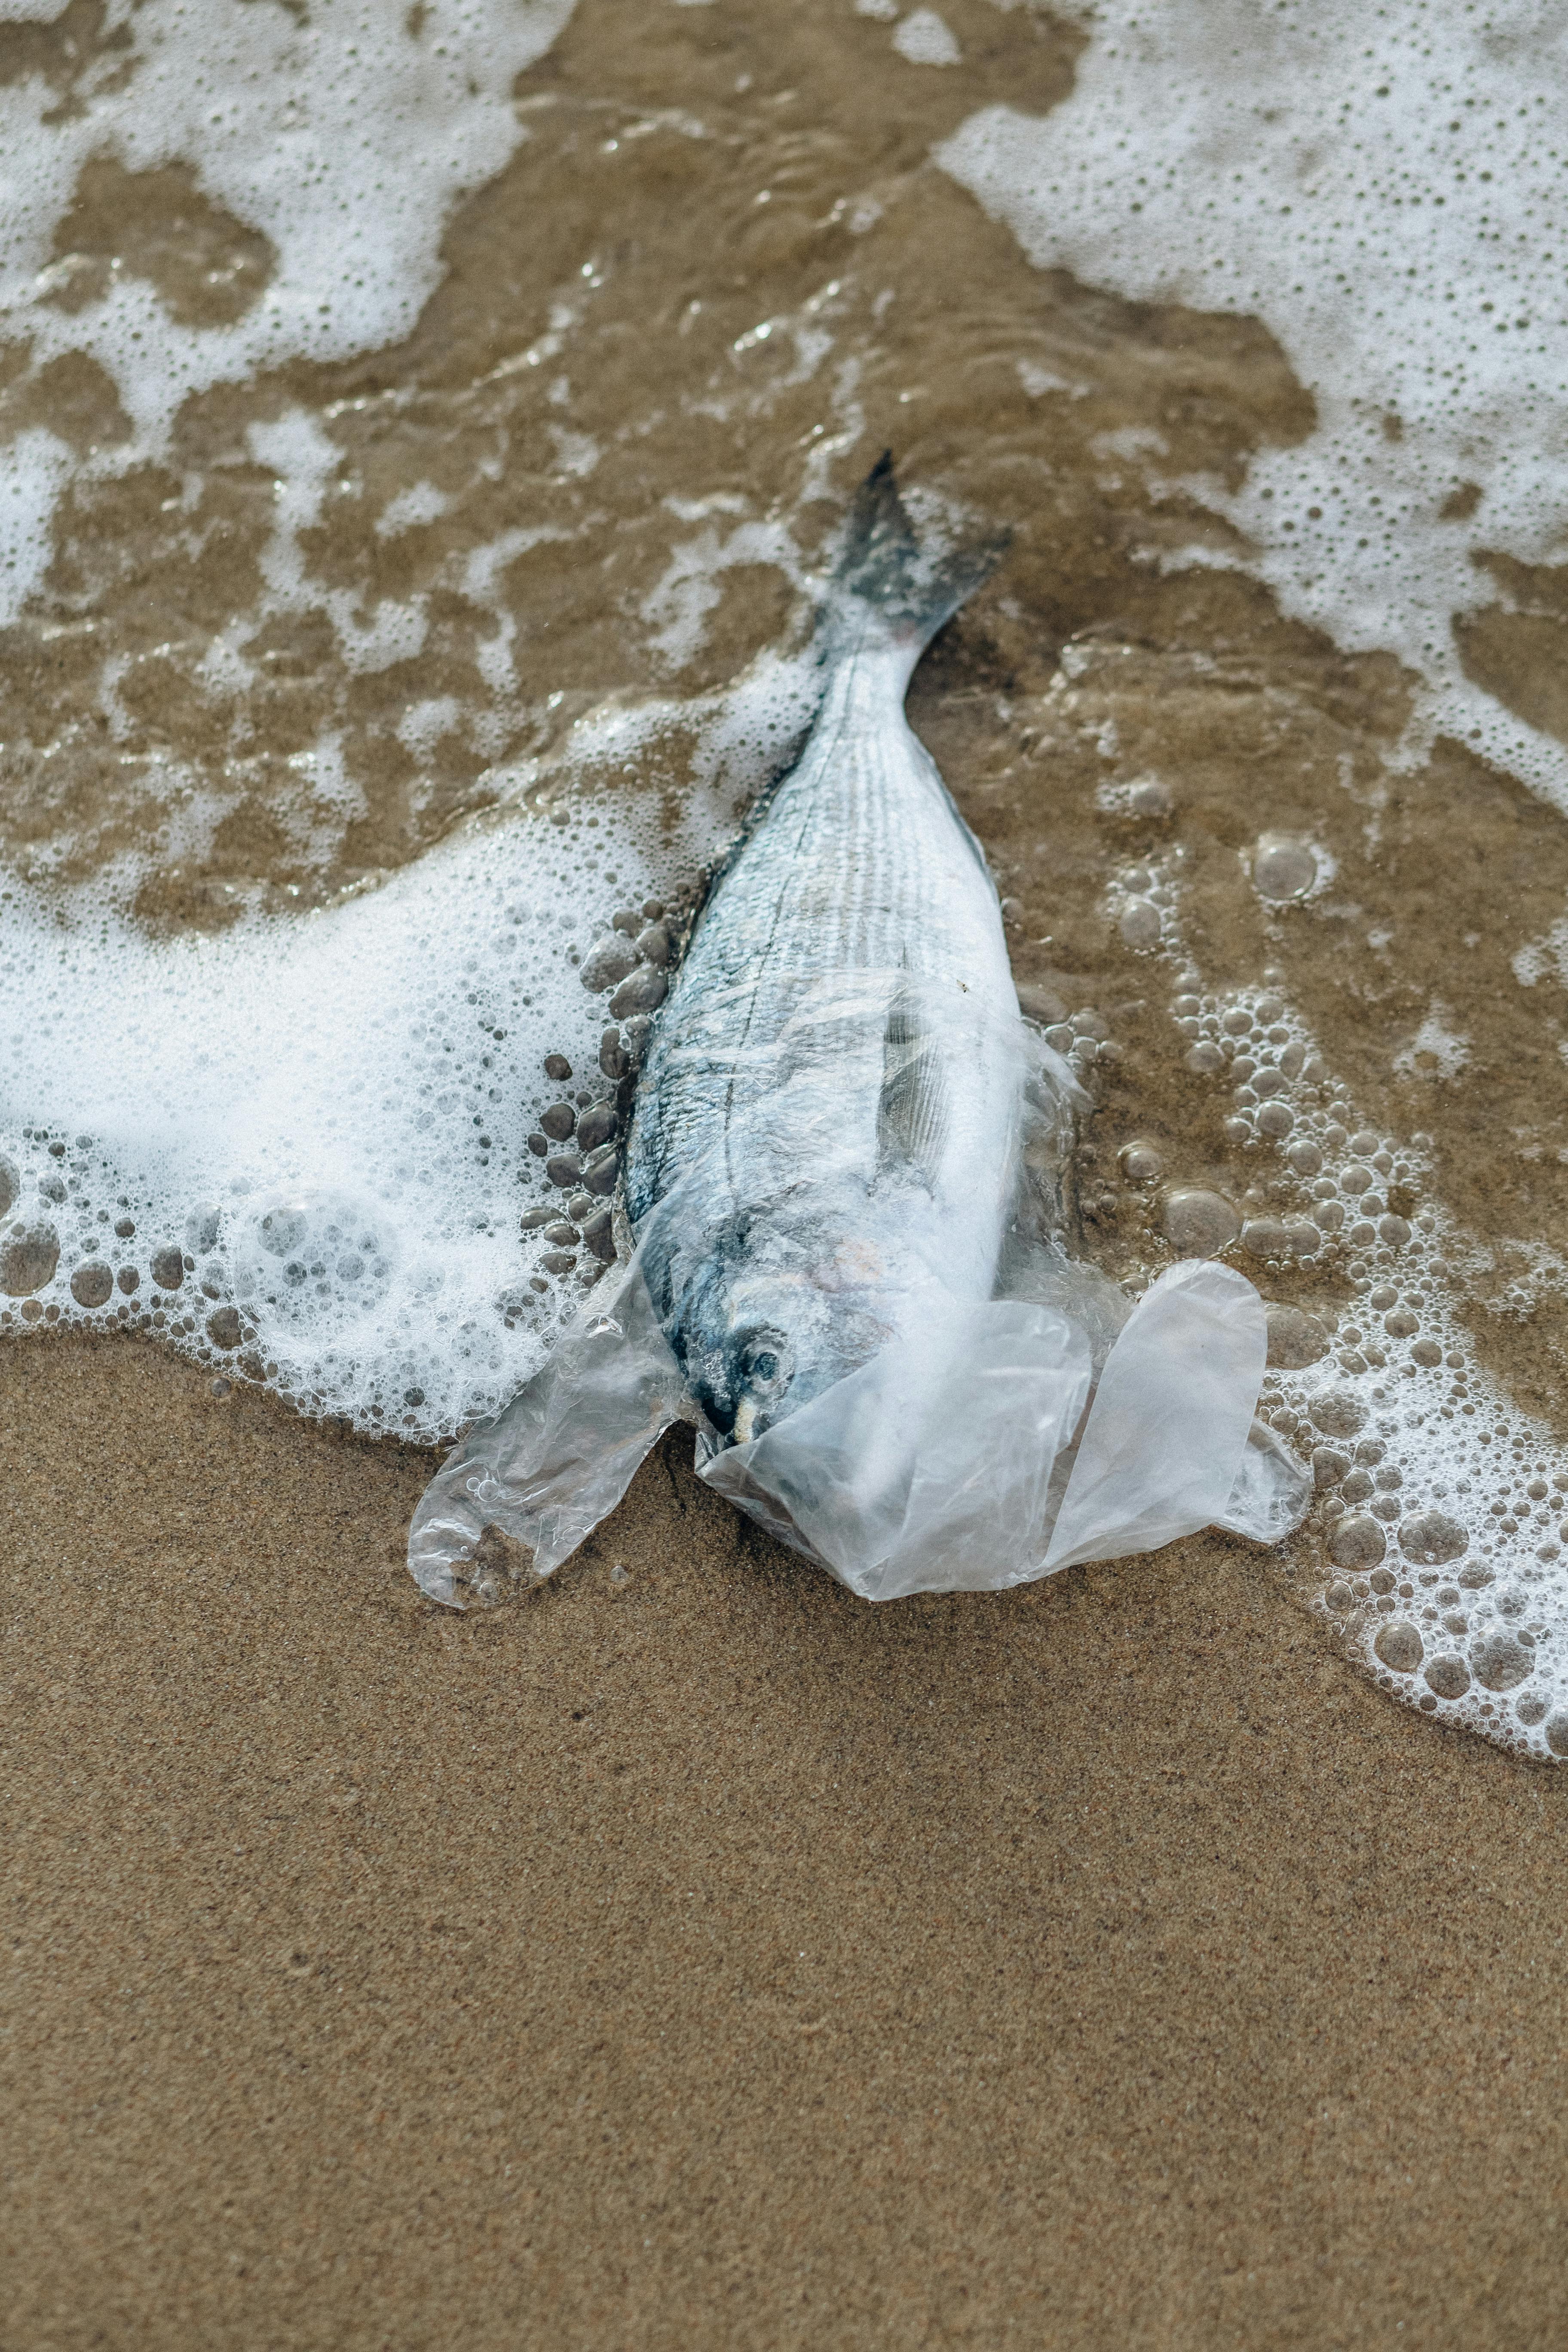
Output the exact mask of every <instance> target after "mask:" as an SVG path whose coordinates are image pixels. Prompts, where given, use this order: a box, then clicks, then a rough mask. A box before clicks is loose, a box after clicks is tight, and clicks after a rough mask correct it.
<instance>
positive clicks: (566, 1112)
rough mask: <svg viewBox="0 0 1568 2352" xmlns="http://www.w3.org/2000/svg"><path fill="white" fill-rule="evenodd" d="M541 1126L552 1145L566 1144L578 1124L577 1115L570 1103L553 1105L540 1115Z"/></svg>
mask: <svg viewBox="0 0 1568 2352" xmlns="http://www.w3.org/2000/svg"><path fill="white" fill-rule="evenodd" d="M539 1124H540V1126H541V1127H542V1129H544V1132H545V1134H546V1135H547V1136H548V1137H549V1138H550V1139H551V1141H552V1143H564V1142H565V1141H566V1139H567V1137H568V1136H569V1135H570V1134H571V1133H572V1130H573V1129H574V1127H575V1126H576V1124H577V1114H576V1112H575V1111H574V1109H573V1108H572V1106H571V1104H570V1103H563V1102H558V1103H552V1104H551V1106H550V1108H549V1109H548V1110H546V1111H542V1112H541V1113H540V1118H539Z"/></svg>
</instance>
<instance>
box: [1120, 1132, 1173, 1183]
mask: <svg viewBox="0 0 1568 2352" xmlns="http://www.w3.org/2000/svg"><path fill="white" fill-rule="evenodd" d="M1117 1162H1118V1165H1119V1166H1120V1168H1121V1173H1122V1174H1123V1176H1125V1177H1126V1179H1127V1181H1128V1182H1129V1183H1130V1184H1155V1183H1158V1181H1159V1180H1160V1178H1161V1177H1162V1176H1163V1174H1164V1172H1165V1161H1164V1156H1163V1153H1162V1152H1161V1151H1160V1150H1158V1149H1157V1147H1156V1146H1155V1145H1153V1144H1152V1143H1146V1142H1144V1141H1143V1139H1142V1137H1134V1138H1133V1139H1132V1141H1131V1143H1124V1144H1123V1145H1122V1147H1121V1150H1120V1152H1118V1154H1117Z"/></svg>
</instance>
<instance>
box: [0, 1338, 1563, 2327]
mask: <svg viewBox="0 0 1568 2352" xmlns="http://www.w3.org/2000/svg"><path fill="white" fill-rule="evenodd" d="M0 1381H3V1382H4V1406H3V1411H4V1425H5V1429H6V1432H7V1435H8V1444H7V1447H6V1454H7V1475H6V1478H5V1484H4V1499H3V1507H4V1510H5V1526H4V1533H3V1534H0V1572H3V1573H4V1577H5V1631H6V1639H5V1677H6V1690H5V1705H4V1725H5V1741H6V1756H5V1776H6V1790H7V1815H6V1819H7V1835H6V1839H5V1950H6V1957H7V1962H8V1971H9V1972H8V1976H7V1980H6V1994H5V2005H4V2026H5V2038H4V2042H3V2045H0V2047H3V2050H4V2057H3V2059H0V2115H3V2116H4V2117H5V2122H4V2126H3V2141H4V2163H5V2198H4V2220H3V2221H0V2250H3V2251H0V2307H3V2308H4V2311H5V2317H4V2319H0V2340H3V2341H4V2342H5V2345H7V2346H15V2347H18V2352H21V2347H26V2352H46V2347H49V2348H50V2352H66V2347H78V2346H83V2347H85V2346H89V2345H90V2346H103V2347H133V2346H156V2347H184V2346H192V2347H195V2346H200V2347H225V2346H237V2347H239V2346H242V2347H247V2352H254V2347H261V2346H267V2347H272V2346H278V2347H283V2346H289V2347H294V2346H312V2347H315V2346H321V2347H326V2346H331V2347H360V2346H365V2347H371V2346H375V2347H382V2346H384V2347H397V2352H402V2347H424V2346H448V2345H458V2344H462V2345H464V2346H468V2347H480V2346H489V2345H497V2346H501V2345H505V2346H515V2345H518V2344H529V2343H541V2344H551V2345H571V2346H583V2347H589V2346H595V2347H597V2346H637V2347H656V2346H667V2345H668V2346H672V2347H673V2346H680V2347H689V2346H697V2345H704V2346H706V2345H714V2346H751V2345H757V2346H764V2345H765V2346H770V2347H771V2346H785V2345H788V2346H811V2347H814V2352H815V2347H828V2346H840V2345H843V2346H849V2345H855V2346H859V2345H881V2344H886V2345H894V2346H900V2347H904V2346H914V2345H925V2344H931V2345H959V2344H966V2345H992V2344H1001V2343H1012V2342H1015V2341H1016V2342H1020V2343H1028V2344H1035V2345H1039V2344H1048V2345H1051V2346H1058V2345H1060V2346H1079V2345H1083V2346H1090V2345H1092V2346H1106V2347H1110V2346H1115V2347H1125V2346H1128V2345H1147V2346H1158V2347H1210V2346H1215V2345H1223V2344H1239V2345H1244V2346H1248V2347H1251V2346H1260V2345H1306V2346H1311V2347H1319V2346H1339V2345H1345V2346H1352V2345H1357V2346H1359V2345H1362V2344H1365V2343H1370V2342H1374V2341H1375V2342H1380V2343H1382V2342H1393V2341H1395V2340H1398V2341H1402V2342H1404V2343H1407V2344H1413V2345H1422V2346H1429V2347H1437V2346H1448V2345H1453V2346H1463V2347H1467V2352H1477V2347H1485V2346H1490V2345H1494V2344H1495V2345H1503V2344H1506V2345H1508V2346H1510V2347H1516V2352H1517V2347H1532V2346H1546V2345H1553V2344H1556V2343H1558V2342H1560V2341H1561V2339H1562V2324H1563V2323H1562V2311H1563V2292H1562V2272H1563V2250H1562V2236H1561V2234H1560V2228H1559V2223H1560V2216H1561V2211H1562V2198H1561V2186H1560V2184H1561V2179H1562V2176H1563V2166H1564V2158H1565V2156H1568V2123H1565V2118H1564V2113H1563V2074H1562V2063H1561V2061H1562V2042H1563V1982H1564V1975H1565V1965H1564V1958H1563V1917H1564V1912H1565V1908H1568V1903H1565V1897H1568V1859H1565V1857H1564V1852H1563V1818H1564V1809H1565V1808H1568V1777H1564V1776H1561V1775H1552V1774H1548V1773H1545V1772H1542V1770H1540V1769H1537V1768H1532V1767H1531V1766H1528V1765H1524V1764H1521V1763H1518V1762H1515V1761H1513V1760H1511V1759H1509V1758H1507V1757H1505V1756H1502V1755H1500V1754H1498V1753H1496V1752H1494V1751H1492V1750H1490V1749H1489V1748H1482V1747H1481V1746H1480V1745H1479V1744H1478V1743H1476V1742H1473V1741H1468V1740H1462V1739H1459V1738H1455V1737H1453V1736H1452V1735H1448V1734H1445V1733H1443V1732H1441V1731H1439V1730H1436V1729H1435V1728H1434V1727H1431V1726H1429V1725H1426V1724H1425V1723H1423V1722H1422V1721H1420V1720H1419V1719H1418V1718H1416V1717H1412V1716H1411V1715H1409V1714H1407V1713H1405V1711H1404V1710H1402V1709H1398V1708H1394V1707H1392V1706H1389V1704H1388V1702H1387V1700H1386V1699H1385V1698H1384V1697H1383V1696H1381V1695H1380V1694H1379V1693H1378V1692H1377V1691H1376V1690H1374V1689H1373V1688H1371V1687H1369V1686H1368V1685H1366V1684H1365V1683H1364V1682H1363V1681H1362V1680H1361V1679H1359V1678H1358V1677H1357V1676H1356V1675H1355V1674H1354V1673H1353V1672H1352V1669H1351V1667H1350V1666H1349V1665H1347V1664H1342V1663H1341V1662H1339V1661H1338V1660H1337V1659H1335V1658H1333V1657H1331V1656H1328V1655H1326V1654H1324V1650H1323V1646H1322V1642H1321V1634H1320V1633H1317V1632H1316V1631H1315V1630H1314V1628H1313V1627H1312V1626H1311V1625H1310V1623H1309V1622H1308V1621H1307V1620H1306V1618H1305V1616H1304V1615H1303V1613H1302V1612H1301V1611H1300V1605H1299V1604H1298V1602H1297V1601H1295V1600H1294V1599H1293V1598H1292V1596H1291V1595H1290V1593H1289V1591H1288V1590H1287V1588H1286V1587H1285V1586H1284V1585H1283V1583H1282V1582H1281V1580H1280V1579H1279V1571H1278V1570H1277V1568H1276V1567H1275V1566H1274V1565H1272V1564H1271V1562H1270V1561H1269V1559H1268V1558H1267V1557H1265V1556H1263V1555H1260V1554H1257V1553H1254V1552H1252V1551H1250V1550H1248V1549H1246V1548H1244V1547H1243V1546H1241V1545H1239V1544H1234V1543H1231V1542H1228V1541H1226V1540H1225V1539H1223V1538H1212V1539H1205V1540H1201V1541H1194V1542H1192V1543H1188V1544H1185V1545H1183V1546H1181V1547H1178V1548H1176V1549H1173V1550H1170V1551H1167V1552H1164V1553H1162V1554H1161V1555H1159V1556H1158V1557H1157V1558H1153V1559H1142V1560H1136V1561H1131V1562H1129V1563H1126V1564H1124V1565H1122V1566H1121V1567H1119V1568H1115V1569H1095V1570H1087V1571H1084V1570H1079V1571H1074V1572H1070V1573H1068V1574H1067V1575H1064V1576H1061V1577H1059V1578H1057V1579H1055V1580H1052V1581H1051V1582H1049V1583H1047V1584H1044V1585H1041V1586H1037V1587H1036V1588H1033V1589H1031V1590H1028V1591H1022V1592H1019V1593H1016V1594H1013V1595H1010V1596H981V1597H968V1596H960V1597H953V1598H949V1599H942V1600H929V1599H928V1600H924V1601H905V1602H900V1603H896V1604H894V1605H891V1606H889V1607H886V1608H882V1609H873V1608H868V1607H866V1606H864V1605H863V1604H861V1603H860V1602H858V1601H852V1600H850V1599H849V1598H847V1596H846V1595H845V1594H844V1593H843V1592H841V1591H838V1590H837V1588H836V1587H835V1586H834V1585H832V1584H831V1583H830V1582H829V1581H828V1580H827V1579H826V1577H824V1576H821V1575H819V1574H817V1573H815V1572H813V1571H811V1570H807V1569H805V1567H803V1566H802V1565H800V1564H799V1563H797V1562H796V1561H795V1560H793V1559H790V1558H789V1557H788V1556H786V1555H785V1554H784V1553H783V1552H781V1551H779V1550H777V1549H774V1548H773V1547H772V1546H771V1545H769V1544H768V1543H767V1542H766V1541H765V1540H764V1539H763V1538H760V1537H759V1536H758V1535H756V1534H755V1533H752V1532H751V1531H749V1530H748V1529H747V1528H745V1527H744V1526H743V1525H742V1522H741V1521H740V1520H739V1519H738V1518H737V1517H735V1515H734V1514H733V1513H732V1512H731V1510H730V1509H729V1508H728V1507H727V1506H725V1505H724V1504H722V1503H721V1502H720V1501H718V1500H717V1499H716V1498H714V1497H713V1496H710V1495H709V1494H708V1493H707V1492H706V1491H705V1490H704V1489H703V1488H702V1487H700V1486H699V1485H698V1484H697V1483H696V1482H695V1480H694V1479H693V1478H692V1476H691V1475H690V1473H689V1468H688V1467H687V1464H686V1459H685V1448H686V1445H687V1444H689V1440H683V1439H682V1438H681V1437H680V1436H679V1435H678V1436H676V1437H673V1438H672V1439H671V1440H670V1441H669V1442H668V1444H667V1445H666V1446H665V1447H664V1448H663V1449H661V1451H660V1453H659V1454H658V1455H656V1456H655V1458H654V1459H653V1460H652V1461H650V1463H649V1464H648V1465H647V1467H646V1468H645V1470H644V1472H643V1474H642V1475H641V1476H640V1477H639V1479H638V1481H637V1485H636V1486H635V1488H634V1490H633V1492H632V1495H631V1496H630V1498H629V1500H628V1501H627V1503H626V1506H625V1507H623V1509H622V1510H621V1511H620V1512H619V1513H618V1514H617V1515H616V1518H615V1519H614V1520H613V1521H612V1522H610V1524H609V1525H608V1527H607V1528H605V1529H603V1530H602V1531H601V1533H600V1535H599V1537H598V1538H596V1539H595V1541H594V1542H593V1543H592V1544H591V1545H590V1546H589V1547H588V1549H587V1550H586V1551H585V1552H584V1554H583V1555H582V1556H581V1557H580V1558H579V1559H577V1560H574V1562H572V1563H570V1564H569V1565H568V1566H567V1568H565V1569H564V1570H562V1572H561V1574H560V1576H559V1577H558V1579H557V1580H556V1582H555V1585H554V1586H553V1588H551V1589H548V1590H546V1591H544V1592H543V1593H542V1594H541V1595H539V1596H538V1597H537V1598H535V1599H532V1600H530V1601H526V1602H523V1603H521V1604H519V1605H517V1606H515V1607H513V1608H510V1609H508V1610H503V1611H501V1612H497V1613H496V1614H495V1615H494V1616H491V1617H485V1618H468V1619H461V1620H459V1619H457V1618H454V1617H451V1616H448V1615H447V1614H444V1613H443V1612H440V1611H439V1610H437V1609H436V1608H434V1607H433V1606H432V1605H431V1604H429V1603H428V1602H426V1601H423V1600H422V1599H421V1598H420V1597H419V1595H418V1594H417V1593H416V1591H415V1589H414V1588H413V1586H412V1585H411V1584H410V1582H409V1580H408V1579H407V1576H406V1573H405V1570H404V1568H403V1566H402V1547H403V1534H404V1526H405V1519H406V1517H407V1514H408V1511H409V1508H410V1506H411V1505H412V1503H413V1500H414V1498H415V1496H416V1493H417V1491H418V1488H419V1486H420V1484H421V1481H422V1480H423V1479H424V1477H425V1476H426V1473H427V1470H428V1468H429V1457H428V1456H426V1455H424V1454H416V1453H413V1452H409V1453H407V1454H402V1455H400V1454H398V1453H397V1452H396V1451H395V1449H393V1448H390V1447H387V1448H383V1449H379V1450H378V1449H374V1448H370V1447H363V1446H360V1445H358V1444H354V1443H352V1442H342V1441H340V1440H336V1439H333V1438H331V1437H330V1436H328V1435H326V1434H324V1433H321V1431H319V1430H317V1429H314V1428H311V1427H309V1426H307V1425H304V1424H302V1423H299V1422H297V1421H295V1420H293V1419H292V1418H290V1417H289V1416H288V1415H287V1414H286V1413H285V1412H283V1411H282V1410H281V1409H279V1408H277V1407H275V1406H273V1405H272V1404H270V1403H269V1402H267V1401H266V1400H264V1399H263V1398H260V1397H258V1396H256V1395H254V1394H250V1393H247V1392H246V1391H237V1392H236V1393H235V1394H234V1395H233V1396H232V1397H231V1398H229V1399H228V1400H227V1401H226V1402H219V1401H217V1400H215V1398H214V1397H213V1395H212V1393H211V1389H210V1385H209V1382H208V1380H207V1379H206V1377H205V1376H204V1375H202V1374H200V1373H198V1372H197V1371H195V1370H189V1369H186V1368H184V1367H181V1366H179V1365H176V1364H174V1363H172V1362H171V1361H169V1360H167V1359H165V1358H163V1357H161V1356H159V1355H157V1354H155V1353H154V1352H153V1350H152V1349H149V1348H147V1347H146V1346H144V1345H142V1344H138V1343H137V1342H135V1341H133V1340H120V1341H113V1340H110V1341H105V1342H103V1343H100V1344H99V1345H97V1346H91V1345H89V1344H87V1343H84V1342H81V1341H78V1340H70V1339H60V1338H55V1339H38V1340H35V1341H30V1342H23V1343H20V1344H18V1345H16V1346H13V1347H8V1348H6V1349H4V1350H3V1351H0ZM617 1563H618V1564H620V1565H622V1566H624V1568H625V1569H626V1570H628V1571H629V1573H628V1574H627V1575H626V1578H625V1579H624V1580H617V1579H616V1577H615V1575H614V1573H613V1571H614V1570H615V1568H616V1564H617Z"/></svg>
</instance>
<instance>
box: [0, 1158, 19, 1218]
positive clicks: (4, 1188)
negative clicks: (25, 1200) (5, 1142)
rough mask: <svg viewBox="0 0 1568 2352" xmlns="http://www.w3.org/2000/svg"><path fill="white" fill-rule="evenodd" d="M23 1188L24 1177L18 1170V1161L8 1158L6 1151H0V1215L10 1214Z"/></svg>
mask: <svg viewBox="0 0 1568 2352" xmlns="http://www.w3.org/2000/svg"><path fill="white" fill-rule="evenodd" d="M21 1189H22V1179H21V1176H20V1174H19V1173H18V1172H17V1168H16V1161H15V1160H7V1159H6V1157H5V1153H4V1152H3V1151H0V1217H7V1216H9V1215H10V1213H11V1210H12V1206H13V1204H14V1203H15V1202H16V1195H17V1193H18V1192H20V1191H21Z"/></svg>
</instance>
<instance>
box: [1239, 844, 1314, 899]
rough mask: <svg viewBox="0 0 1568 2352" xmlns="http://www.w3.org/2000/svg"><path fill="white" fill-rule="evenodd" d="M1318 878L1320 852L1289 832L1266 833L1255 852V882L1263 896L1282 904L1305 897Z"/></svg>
mask: <svg viewBox="0 0 1568 2352" xmlns="http://www.w3.org/2000/svg"><path fill="white" fill-rule="evenodd" d="M1317 879H1318V859H1317V853H1316V852H1315V851H1314V850H1313V849H1311V848H1310V846H1309V845H1308V844H1307V843H1306V842H1304V841H1298V840H1296V839H1295V838H1294V836H1293V835H1290V834H1287V833H1263V834H1259V835H1258V845H1257V847H1256V848H1255V850H1254V851H1253V853H1252V881H1253V887H1254V888H1255V889H1256V890H1257V892H1258V897H1259V898H1268V899H1272V900H1274V901H1275V902H1276V903H1279V904H1282V903H1283V902H1284V901H1285V900H1287V899H1289V898H1305V897H1306V895H1307V893H1308V891H1309V890H1310V889H1311V888H1312V887H1313V886H1314V884H1315V883H1316V881H1317Z"/></svg>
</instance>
